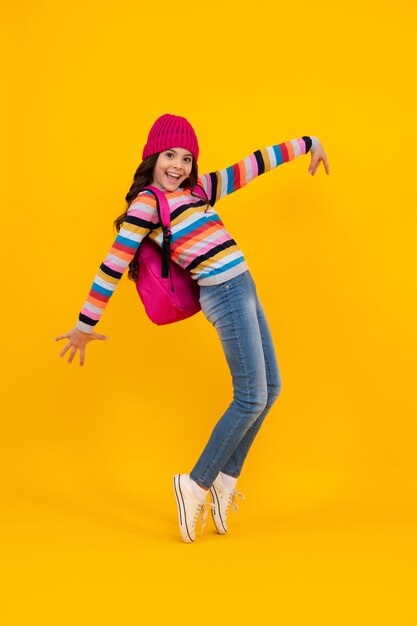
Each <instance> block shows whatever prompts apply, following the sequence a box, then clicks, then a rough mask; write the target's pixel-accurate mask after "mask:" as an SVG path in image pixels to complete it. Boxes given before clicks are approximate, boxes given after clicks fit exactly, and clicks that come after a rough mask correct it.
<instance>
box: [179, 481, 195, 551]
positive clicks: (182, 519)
mask: <svg viewBox="0 0 417 626" xmlns="http://www.w3.org/2000/svg"><path fill="white" fill-rule="evenodd" d="M180 483H181V481H180V475H179V474H175V476H174V493H175V499H176V501H177V508H178V524H179V528H180V535H181V539H182V540H183V541H185V543H192V542H193V541H194V539H193V538H192V537H191V535H190V533H189V532H188V525H187V516H186V515H185V505H184V498H183V496H182V491H181V484H180Z"/></svg>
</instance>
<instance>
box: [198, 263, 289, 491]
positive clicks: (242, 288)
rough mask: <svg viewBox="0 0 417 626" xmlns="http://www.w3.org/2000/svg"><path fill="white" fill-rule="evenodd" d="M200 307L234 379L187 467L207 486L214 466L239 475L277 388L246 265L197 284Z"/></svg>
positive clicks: (277, 379)
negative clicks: (204, 440)
mask: <svg viewBox="0 0 417 626" xmlns="http://www.w3.org/2000/svg"><path fill="white" fill-rule="evenodd" d="M200 304H201V309H202V311H203V313H204V315H205V316H206V318H207V319H208V321H209V322H211V324H213V326H214V327H215V329H216V330H217V332H218V334H219V337H220V341H221V343H222V346H223V351H224V354H225V357H226V360H227V363H228V366H229V369H230V373H231V375H232V380H233V401H232V402H231V404H230V405H229V407H228V409H227V410H226V412H225V413H224V414H223V416H222V417H221V418H220V420H219V421H218V422H217V424H216V426H215V428H214V430H213V432H212V434H211V436H210V439H209V440H208V442H207V444H206V446H205V448H204V450H203V452H202V454H201V456H200V458H199V459H198V461H197V463H196V465H195V466H194V468H193V469H192V471H191V472H190V476H191V478H192V479H193V480H195V481H196V482H197V483H198V484H199V485H201V486H203V487H210V486H211V485H212V483H213V482H214V479H215V478H216V476H217V474H218V473H219V471H222V472H223V473H225V474H228V475H229V476H234V477H236V478H237V477H238V476H239V475H240V472H241V470H242V466H243V463H244V461H245V458H246V456H247V454H248V452H249V448H250V446H251V445H252V442H253V440H254V438H255V436H256V434H257V432H258V431H259V429H260V427H261V425H262V422H263V420H264V418H265V417H266V415H267V413H268V412H269V410H270V408H271V406H272V405H273V403H274V402H275V400H276V399H277V397H278V395H279V393H280V390H281V376H280V372H279V368H278V363H277V360H276V356H275V350H274V346H273V342H272V337H271V333H270V330H269V327H268V322H267V320H266V317H265V313H264V310H263V308H262V305H261V302H260V300H259V298H258V295H257V293H256V286H255V283H254V281H253V279H252V276H251V274H250V272H249V270H247V271H245V272H243V273H242V274H239V275H238V276H235V277H234V278H231V279H230V280H227V281H226V282H224V283H220V284H219V285H202V286H201V287H200Z"/></svg>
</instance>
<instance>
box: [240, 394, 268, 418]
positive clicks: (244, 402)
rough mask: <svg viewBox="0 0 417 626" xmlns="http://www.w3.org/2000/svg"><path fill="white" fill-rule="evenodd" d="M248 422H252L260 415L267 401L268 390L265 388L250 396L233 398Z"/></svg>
mask: <svg viewBox="0 0 417 626" xmlns="http://www.w3.org/2000/svg"><path fill="white" fill-rule="evenodd" d="M235 402H237V403H238V404H239V405H240V407H241V409H242V412H243V413H244V415H245V416H246V419H247V420H248V422H250V423H253V422H255V421H256V420H257V418H258V417H259V416H260V414H261V413H262V411H263V410H264V409H265V407H266V405H267V403H268V392H267V389H266V388H265V389H264V390H263V391H258V392H257V393H256V394H255V395H253V396H252V397H250V398H235Z"/></svg>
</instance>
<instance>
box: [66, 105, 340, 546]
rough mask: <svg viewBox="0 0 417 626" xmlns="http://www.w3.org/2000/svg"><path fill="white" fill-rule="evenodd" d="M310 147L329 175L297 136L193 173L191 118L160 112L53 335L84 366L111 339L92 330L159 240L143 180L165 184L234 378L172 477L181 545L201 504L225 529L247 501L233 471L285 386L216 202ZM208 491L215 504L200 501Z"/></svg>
mask: <svg viewBox="0 0 417 626" xmlns="http://www.w3.org/2000/svg"><path fill="white" fill-rule="evenodd" d="M309 150H311V163H310V166H309V169H308V171H309V173H310V174H311V175H314V174H315V172H316V170H317V168H318V166H319V164H320V161H322V162H323V164H324V167H325V170H326V172H327V174H329V166H328V162H327V157H326V154H325V152H324V150H323V148H322V146H321V144H320V142H319V140H318V139H317V137H314V136H312V137H307V136H303V137H301V138H298V139H293V140H290V141H286V142H284V143H281V144H277V145H273V146H269V147H267V148H263V149H262V150H256V151H255V152H253V153H252V154H251V155H249V156H248V157H247V158H245V159H243V160H242V161H239V162H238V163H236V164H235V165H232V166H231V167H228V168H226V169H224V170H218V171H215V172H211V173H209V174H203V175H202V176H198V167H197V160H198V153H199V146H198V141H197V137H196V134H195V132H194V129H193V128H192V126H191V124H190V123H189V122H188V121H187V120H186V119H185V118H184V117H180V116H177V115H170V114H165V115H162V116H161V117H159V118H158V119H157V120H156V121H155V123H154V124H153V126H152V128H151V130H150V132H149V135H148V140H147V143H146V145H145V147H144V149H143V154H142V163H141V164H140V165H139V167H138V169H137V170H136V173H135V176H134V181H133V184H132V186H131V188H130V191H129V193H128V194H127V195H126V201H127V203H128V206H127V208H126V211H125V212H124V213H123V214H122V215H120V217H119V218H117V219H116V220H115V225H116V228H117V231H118V233H119V234H118V236H117V237H116V239H115V241H114V243H113V245H112V247H111V249H110V251H109V252H108V254H107V256H106V258H105V260H104V261H103V263H102V264H101V265H100V268H99V270H98V272H97V274H96V277H95V279H94V282H93V285H92V287H91V290H90V292H89V294H88V297H87V301H86V302H85V304H84V306H83V308H82V310H81V313H80V314H79V318H78V322H77V324H76V326H75V327H74V328H73V329H72V330H70V331H69V332H67V333H65V334H63V335H59V336H58V337H56V341H58V340H60V339H64V338H65V339H68V343H67V345H66V346H65V347H64V348H63V350H62V351H61V353H60V355H59V356H60V357H63V356H64V355H65V354H66V353H67V352H68V350H71V351H70V354H69V357H68V363H71V362H72V360H73V359H74V356H75V355H76V352H77V350H79V351H80V365H83V364H84V360H85V349H86V345H87V343H88V342H89V341H92V340H93V339H98V340H103V339H107V337H106V336H105V335H100V334H97V333H96V332H95V331H94V327H95V325H96V324H97V322H98V321H99V320H100V318H101V316H102V314H103V311H104V308H105V306H106V304H107V302H108V300H109V299H110V297H111V295H112V294H113V292H114V290H115V288H116V286H117V284H118V282H119V280H120V279H121V277H122V275H123V273H124V271H125V270H126V268H127V266H128V265H129V278H131V279H132V280H135V279H136V277H137V259H136V253H137V250H138V248H139V246H140V243H141V241H142V239H143V238H144V237H145V236H146V235H148V234H149V237H150V238H151V239H153V240H154V241H155V242H156V243H158V244H159V245H160V246H161V245H162V230H161V224H160V222H159V218H158V214H157V210H156V200H155V198H154V196H153V195H152V194H151V193H150V192H149V191H146V190H144V191H142V192H141V190H142V189H143V187H145V186H146V185H149V184H152V185H154V186H156V187H158V188H159V189H161V190H162V191H163V192H164V193H165V195H166V198H167V200H168V203H169V205H170V211H171V231H172V240H171V259H172V260H173V261H175V262H176V263H178V264H179V265H180V266H182V267H183V268H185V269H187V270H188V271H189V272H190V273H191V276H192V278H193V279H195V280H196V281H197V283H198V284H199V286H200V304H201V308H202V311H203V313H204V315H205V317H206V318H207V319H208V321H209V322H210V323H211V324H213V326H214V327H215V328H216V331H217V332H218V334H219V338H220V341H221V343H222V347H223V350H224V354H225V357H226V359H227V363H228V366H229V369H230V373H231V375H232V380H233V401H232V402H231V404H230V405H229V407H228V409H227V410H226V412H225V413H224V414H223V416H222V417H221V418H220V420H219V421H218V423H217V424H216V426H215V428H214V430H213V432H212V434H211V436H210V438H209V441H208V442H207V445H206V446H205V448H204V450H203V452H202V454H201V456H200V458H199V459H198V460H197V463H196V464H195V466H194V468H193V469H192V470H191V472H190V473H189V474H175V476H174V493H175V497H176V501H177V508H178V519H179V530H180V535H181V538H182V539H183V541H185V542H187V543H191V542H193V541H194V539H195V527H196V523H197V520H198V518H199V517H201V519H202V530H203V528H204V524H205V521H206V517H207V510H208V509H207V507H209V508H211V513H212V518H213V521H214V524H215V526H216V529H217V531H218V533H220V534H225V533H226V532H227V514H228V511H229V508H230V506H231V505H232V506H233V507H234V509H235V510H237V501H236V498H237V497H238V496H239V497H241V498H243V495H242V494H241V493H239V492H238V491H236V489H235V487H236V482H237V478H238V476H239V475H240V473H241V470H242V466H243V463H244V461H245V458H246V456H247V454H248V451H249V448H250V446H251V444H252V442H253V440H254V438H255V436H256V434H257V432H258V431H259V428H260V426H261V425H262V422H263V420H264V418H265V416H266V415H267V413H268V412H269V410H270V408H271V406H272V404H273V403H274V402H275V400H276V398H277V397H278V395H279V393H280V389H281V378H280V373H279V369H278V364H277V360H276V356H275V351H274V346H273V341H272V337H271V334H270V331H269V328H268V322H267V319H266V317H265V313H264V310H263V308H262V304H261V302H260V300H259V297H258V295H257V292H256V287H255V283H254V281H253V279H252V276H251V274H250V271H249V268H248V265H247V263H246V261H245V258H244V256H243V254H242V252H241V251H240V249H239V247H238V245H237V243H236V241H235V240H234V239H232V237H231V236H230V235H229V233H228V232H227V231H226V229H225V228H224V226H223V223H222V221H221V220H220V218H219V216H218V214H217V212H216V210H215V209H214V208H213V207H214V205H215V203H216V202H217V201H218V200H220V199H221V198H223V197H224V196H226V195H228V194H230V193H232V192H233V191H236V190H237V189H240V188H241V187H243V186H244V185H246V184H247V183H249V182H250V181H251V180H253V179H254V178H255V177H256V176H260V175H261V174H263V173H264V172H267V171H270V170H272V169H273V168H275V167H277V166H278V165H281V164H282V163H285V162H287V161H291V160H293V159H294V158H296V157H297V156H300V155H301V154H306V153H307V152H308V151H309ZM197 183H198V184H199V185H200V186H202V187H203V188H204V190H205V192H206V194H207V197H208V201H209V203H208V204H206V202H205V200H203V199H201V197H200V196H197V195H195V194H192V193H191V190H192V189H193V187H194V186H195V185H196V184H197ZM204 205H205V208H204ZM264 216H265V217H264V219H263V221H262V223H260V224H258V227H257V230H258V232H259V233H260V235H261V236H265V237H268V223H269V222H268V217H267V215H266V214H264ZM250 217H251V216H250V215H248V216H247V218H248V219H250ZM262 233H263V235H262ZM208 490H210V495H211V500H212V502H211V503H210V502H206V496H207V492H208Z"/></svg>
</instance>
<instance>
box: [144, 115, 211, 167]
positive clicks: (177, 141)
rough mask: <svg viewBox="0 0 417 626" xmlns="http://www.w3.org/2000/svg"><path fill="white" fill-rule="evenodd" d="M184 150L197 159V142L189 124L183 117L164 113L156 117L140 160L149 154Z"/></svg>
mask: <svg viewBox="0 0 417 626" xmlns="http://www.w3.org/2000/svg"><path fill="white" fill-rule="evenodd" d="M175 147H179V148H184V149H185V150H189V151H190V152H191V154H192V155H193V157H194V160H195V161H197V159H198V152H199V147H198V141H197V136H196V134H195V132H194V129H193V127H192V126H191V124H190V122H188V121H187V120H186V119H185V117H180V116H179V115H170V114H169V113H165V115H161V117H158V119H157V120H156V122H155V123H154V125H153V126H152V128H151V130H150V131H149V135H148V141H147V143H146V146H145V147H144V149H143V153H142V160H143V159H146V157H148V156H150V155H151V154H155V153H157V152H162V151H163V150H167V149H168V148H175Z"/></svg>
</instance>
